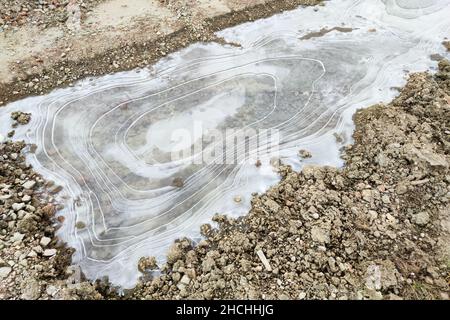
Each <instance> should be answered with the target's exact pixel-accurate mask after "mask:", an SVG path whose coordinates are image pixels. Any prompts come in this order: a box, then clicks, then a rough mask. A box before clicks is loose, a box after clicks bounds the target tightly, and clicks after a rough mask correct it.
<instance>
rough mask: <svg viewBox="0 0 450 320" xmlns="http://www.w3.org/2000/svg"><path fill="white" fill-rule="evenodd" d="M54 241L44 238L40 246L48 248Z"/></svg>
mask: <svg viewBox="0 0 450 320" xmlns="http://www.w3.org/2000/svg"><path fill="white" fill-rule="evenodd" d="M51 241H52V239H50V238H49V237H42V238H41V241H39V244H40V245H41V246H43V247H46V246H48V244H49V243H50V242H51Z"/></svg>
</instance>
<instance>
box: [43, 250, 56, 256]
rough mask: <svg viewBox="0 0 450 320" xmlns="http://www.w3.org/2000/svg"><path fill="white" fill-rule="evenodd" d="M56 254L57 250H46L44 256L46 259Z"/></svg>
mask: <svg viewBox="0 0 450 320" xmlns="http://www.w3.org/2000/svg"><path fill="white" fill-rule="evenodd" d="M55 254H56V249H45V250H44V253H43V254H42V255H43V256H44V257H53V256H54V255H55Z"/></svg>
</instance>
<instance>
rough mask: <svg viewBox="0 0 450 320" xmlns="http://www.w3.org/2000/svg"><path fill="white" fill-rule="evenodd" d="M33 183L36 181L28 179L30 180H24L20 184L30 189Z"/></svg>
mask: <svg viewBox="0 0 450 320" xmlns="http://www.w3.org/2000/svg"><path fill="white" fill-rule="evenodd" d="M35 185H36V181H34V180H30V181H27V182H25V183H24V184H23V185H22V186H23V187H24V188H25V189H32V188H33V187H34V186H35Z"/></svg>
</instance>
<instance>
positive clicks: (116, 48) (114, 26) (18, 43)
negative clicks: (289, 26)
mask: <svg viewBox="0 0 450 320" xmlns="http://www.w3.org/2000/svg"><path fill="white" fill-rule="evenodd" d="M15 2H18V3H26V1H23V0H15ZM319 2H320V1H319V0H276V1H274V0H246V1H236V0H212V1H210V0H188V1H186V0H183V1H180V0H175V1H172V0H171V1H163V0H150V1H148V0H137V1H125V0H109V1H104V0H103V1H84V2H82V1H73V0H72V1H69V3H68V4H67V5H66V6H61V7H59V8H57V9H58V10H57V9H54V10H53V11H51V10H49V11H48V12H47V13H46V15H45V22H46V23H43V22H40V21H41V20H39V17H35V15H37V13H36V12H35V11H31V9H30V10H29V11H28V15H27V16H29V19H28V20H25V21H23V22H22V23H21V24H19V23H18V22H17V21H15V22H14V23H12V24H10V25H5V21H8V19H6V18H5V16H8V15H6V14H5V13H4V12H9V9H10V8H11V6H12V5H11V3H9V2H7V1H2V2H0V6H2V7H0V12H2V14H1V15H0V17H2V21H3V23H4V25H3V27H2V29H1V30H2V31H1V32H0V105H2V104H6V103H7V102H11V101H13V100H17V99H19V98H22V97H24V96H26V95H30V94H42V93H45V92H48V91H49V90H51V89H53V88H55V87H58V86H67V85H70V84H71V83H73V82H74V81H75V80H78V79H80V78H82V77H85V76H87V75H102V74H107V73H110V72H114V71H120V70H130V69H133V68H136V67H140V66H141V67H142V66H145V65H148V64H149V63H151V62H154V61H155V60H157V59H158V58H160V57H162V56H165V55H167V54H168V53H171V52H173V51H176V50H178V49H180V48H182V47H185V46H187V45H188V44H190V43H192V42H196V41H206V40H217V39H215V37H214V35H213V32H214V31H217V30H221V29H223V28H226V27H229V26H233V25H236V24H239V23H242V22H245V21H251V20H254V19H258V18H263V17H267V16H270V15H273V14H274V13H277V12H281V11H284V10H289V9H293V8H295V7H298V6H299V5H307V4H316V3H319ZM20 7H21V6H20V5H18V8H20ZM44 9H45V8H44ZM17 10H18V11H19V12H21V11H20V10H19V9H17ZM61 11H62V13H61ZM38 13H39V12H38ZM61 14H64V19H62V18H61ZM8 17H9V16H8ZM10 19H11V18H10ZM0 22H1V21H0ZM0 26H1V23H0Z"/></svg>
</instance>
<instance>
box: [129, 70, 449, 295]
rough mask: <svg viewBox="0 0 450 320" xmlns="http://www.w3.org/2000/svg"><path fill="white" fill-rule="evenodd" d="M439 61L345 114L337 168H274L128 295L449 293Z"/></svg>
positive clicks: (443, 84)
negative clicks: (256, 189) (348, 141)
mask: <svg viewBox="0 0 450 320" xmlns="http://www.w3.org/2000/svg"><path fill="white" fill-rule="evenodd" d="M439 67H440V72H438V73H437V74H436V75H435V76H431V75H429V74H426V73H419V74H413V75H412V76H411V77H410V79H409V81H408V84H407V85H406V86H405V88H404V89H403V90H402V91H401V94H400V96H399V97H398V98H396V99H395V100H394V101H393V102H392V103H391V104H389V105H376V106H373V107H370V108H368V109H365V110H362V111H359V112H358V113H357V114H356V115H355V122H356V131H355V133H354V139H355V141H354V144H353V145H352V146H348V147H346V148H345V150H344V152H343V157H344V159H345V161H346V165H345V167H344V168H342V169H336V168H331V167H315V166H307V167H305V168H304V169H303V171H302V172H300V173H297V172H293V171H292V170H291V169H290V168H289V167H281V168H280V174H281V175H282V177H283V179H282V181H281V182H280V183H279V184H278V185H276V186H274V187H273V188H271V189H270V190H269V191H268V192H267V193H265V194H263V195H258V196H255V197H254V199H253V201H252V209H251V211H250V213H249V214H248V215H247V216H245V217H242V218H239V219H230V218H228V217H226V216H221V215H218V216H216V217H215V219H214V220H215V221H216V222H217V223H218V225H219V227H218V228H212V227H211V226H210V225H204V226H202V229H201V230H202V233H203V234H204V236H205V240H203V241H201V242H200V243H198V244H196V246H194V245H193V244H192V242H191V241H190V240H188V239H182V240H179V241H177V242H176V243H175V244H174V245H173V246H172V248H171V249H170V251H169V253H168V256H167V258H168V259H167V260H168V263H167V265H164V266H162V268H161V271H162V275H161V276H158V277H152V276H151V275H152V272H149V273H148V274H146V275H145V276H144V277H143V280H142V283H141V284H140V285H139V286H138V287H137V288H136V290H134V292H132V293H130V295H129V297H128V298H139V299H141V298H145V299H179V298H206V299H211V298H221V299H227V298H228V299H236V298H253V299H260V298H263V299H271V298H275V299H305V298H307V299H401V298H406V299H414V298H420V299H424V298H434V299H448V292H449V276H450V273H449V271H450V270H449V268H450V250H449V244H450V241H449V240H450V238H449V232H450V210H449V205H448V202H449V201H450V171H449V166H450V155H449V152H450V149H449V148H450V86H449V84H450V81H449V79H450V78H449V76H450V64H449V62H448V61H441V62H440V63H439ZM149 261H152V263H149V264H148V265H150V266H152V267H151V268H154V261H153V260H152V259H150V260H149ZM144 262H145V261H142V263H141V264H140V266H141V269H142V268H143V267H145V266H146V265H147V264H145V263H144ZM153 271H154V270H153Z"/></svg>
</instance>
